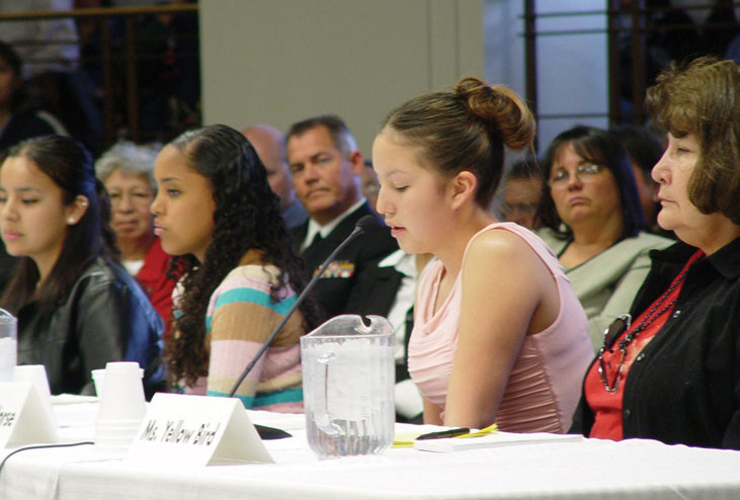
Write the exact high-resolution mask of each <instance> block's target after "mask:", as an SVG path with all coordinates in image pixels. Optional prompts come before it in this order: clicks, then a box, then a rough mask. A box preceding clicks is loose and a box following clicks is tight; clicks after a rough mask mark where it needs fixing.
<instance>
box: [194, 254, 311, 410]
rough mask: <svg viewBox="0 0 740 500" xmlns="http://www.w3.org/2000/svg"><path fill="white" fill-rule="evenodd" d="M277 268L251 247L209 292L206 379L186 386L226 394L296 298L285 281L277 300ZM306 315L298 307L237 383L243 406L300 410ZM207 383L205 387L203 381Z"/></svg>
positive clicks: (215, 393)
mask: <svg viewBox="0 0 740 500" xmlns="http://www.w3.org/2000/svg"><path fill="white" fill-rule="evenodd" d="M278 275H279V270H278V268H277V267H275V266H272V265H263V264H261V263H260V259H259V257H258V256H257V255H256V252H249V253H247V255H245V257H244V258H243V259H242V262H241V265H240V266H239V267H237V268H235V269H234V270H232V271H231V272H230V273H229V274H228V275H227V276H226V278H224V280H223V281H222V282H221V284H220V285H219V286H218V288H216V290H215V291H214V292H213V294H212V295H211V299H210V302H209V304H208V312H207V316H206V333H207V339H208V340H207V341H208V342H209V343H210V347H209V352H210V357H209V365H208V379H207V383H204V382H206V381H203V380H201V381H199V383H198V384H196V386H194V387H189V388H187V389H186V392H188V393H191V394H198V393H200V394H203V393H207V394H208V395H209V396H226V395H228V394H229V391H230V390H231V388H232V386H233V385H234V383H235V382H236V379H237V378H238V377H239V375H240V374H241V372H242V370H244V368H245V367H246V365H247V364H248V363H249V361H250V360H251V359H252V358H253V357H254V356H255V354H257V351H259V350H260V348H261V347H262V345H263V344H264V342H265V340H267V337H268V336H269V335H270V333H272V331H273V330H274V329H275V327H276V326H277V325H278V323H280V321H281V320H282V319H283V317H284V315H285V313H286V312H287V311H288V309H290V307H291V306H292V305H293V304H294V303H295V300H296V295H295V293H294V292H293V290H292V289H291V288H290V286H284V287H283V288H282V289H281V290H280V293H279V296H280V297H281V298H280V300H278V301H277V302H274V303H273V302H272V300H271V298H270V285H271V284H273V283H277V280H278ZM304 333H305V332H304V329H303V316H302V315H301V314H300V311H297V312H296V313H295V314H294V315H293V316H292V317H291V318H290V320H289V321H288V323H287V324H286V325H285V326H284V327H283V329H282V331H281V332H280V333H279V334H278V336H277V337H276V338H275V340H274V341H273V342H272V344H271V345H270V347H269V348H268V349H267V351H265V353H264V354H263V355H262V357H261V358H260V360H259V361H258V362H257V363H256V364H255V366H254V368H253V369H252V371H251V372H250V373H249V375H248V376H247V378H246V379H245V380H244V381H243V382H242V384H241V385H240V386H239V389H238V391H237V392H236V396H237V397H239V399H241V401H242V402H243V403H244V407H245V408H251V409H260V410H269V411H281V412H291V413H298V412H302V411H303V389H302V385H301V350H300V343H299V338H300V337H301V336H302V335H303V334H304ZM204 386H207V387H204Z"/></svg>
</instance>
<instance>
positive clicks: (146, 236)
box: [95, 142, 175, 338]
mask: <svg viewBox="0 0 740 500" xmlns="http://www.w3.org/2000/svg"><path fill="white" fill-rule="evenodd" d="M159 149H160V148H159V146H139V145H136V144H134V143H132V142H119V143H117V144H115V145H114V146H113V147H111V148H110V149H109V150H108V151H106V152H105V153H104V154H103V155H102V156H101V157H100V159H99V160H98V161H97V162H96V163H95V173H96V175H97V176H98V178H99V179H100V180H101V181H102V182H103V184H104V185H105V188H106V189H107V190H108V193H109V196H110V201H111V227H112V229H113V231H114V233H115V235H116V245H117V246H118V248H119V249H120V250H121V262H122V264H123V266H124V267H125V268H126V270H127V271H128V272H129V274H131V275H132V276H134V277H135V278H136V279H137V281H138V282H139V284H140V285H141V287H142V288H143V289H144V291H145V292H146V294H147V295H148V296H149V300H150V301H151V302H152V305H153V306H154V308H155V309H156V310H157V312H158V313H159V315H160V316H162V319H163V320H164V322H165V325H166V326H167V328H166V330H165V338H168V337H169V332H170V329H169V322H170V316H171V314H172V289H173V288H174V286H175V281H174V280H171V279H168V277H167V275H166V271H167V268H168V267H169V262H170V257H169V255H167V254H166V253H165V252H164V250H162V245H161V244H160V242H159V238H158V237H157V236H155V234H154V224H153V218H152V214H151V212H150V211H149V207H150V205H151V204H152V201H154V196H155V195H156V183H155V182H154V161H155V160H156V158H157V153H158V152H159Z"/></svg>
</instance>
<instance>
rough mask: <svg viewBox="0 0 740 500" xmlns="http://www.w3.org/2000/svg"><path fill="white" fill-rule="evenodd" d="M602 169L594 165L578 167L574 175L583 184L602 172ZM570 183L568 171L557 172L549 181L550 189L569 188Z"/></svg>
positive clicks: (560, 170)
mask: <svg viewBox="0 0 740 500" xmlns="http://www.w3.org/2000/svg"><path fill="white" fill-rule="evenodd" d="M601 170H602V167H601V166H599V165H596V164H595V163H594V164H586V165H578V166H577V167H576V171H575V173H574V174H573V175H574V176H575V178H576V179H578V180H579V181H581V182H586V181H588V180H590V179H592V178H593V177H594V176H595V175H597V174H598V173H599V172H601ZM569 182H570V174H569V173H568V171H567V170H564V169H559V170H556V171H555V174H554V175H553V176H552V178H551V179H550V181H549V184H550V187H561V186H567V185H568V183H569Z"/></svg>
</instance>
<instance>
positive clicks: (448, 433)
mask: <svg viewBox="0 0 740 500" xmlns="http://www.w3.org/2000/svg"><path fill="white" fill-rule="evenodd" d="M465 434H470V429H468V428H467V427H456V428H454V429H447V430H444V431H437V432H429V433H427V434H422V435H421V436H419V437H417V438H416V439H417V440H423V439H442V438H451V437H455V436H462V435H465Z"/></svg>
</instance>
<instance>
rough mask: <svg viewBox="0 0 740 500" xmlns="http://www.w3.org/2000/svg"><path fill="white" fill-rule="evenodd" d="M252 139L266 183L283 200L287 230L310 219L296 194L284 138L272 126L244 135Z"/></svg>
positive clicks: (253, 127) (255, 128)
mask: <svg viewBox="0 0 740 500" xmlns="http://www.w3.org/2000/svg"><path fill="white" fill-rule="evenodd" d="M242 133H243V134H244V136H245V137H246V138H247V139H249V142H251V143H252V146H254V149H256V150H257V154H258V155H259V157H260V160H262V163H263V164H264V165H265V168H266V169H267V182H269V183H270V188H272V191H273V192H274V193H275V194H276V195H278V197H279V198H280V210H281V212H282V214H283V220H284V221H285V225H286V226H288V229H293V228H294V227H296V226H300V225H301V224H303V223H304V222H306V221H307V220H308V213H306V209H305V208H303V205H301V202H300V201H298V198H297V197H296V194H295V189H294V188H293V178H292V177H291V175H290V167H289V166H288V160H287V158H286V156H285V135H284V134H283V133H282V132H280V131H279V130H278V129H276V128H275V127H271V126H269V125H254V126H252V127H249V128H248V129H246V130H244V131H243V132H242Z"/></svg>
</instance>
